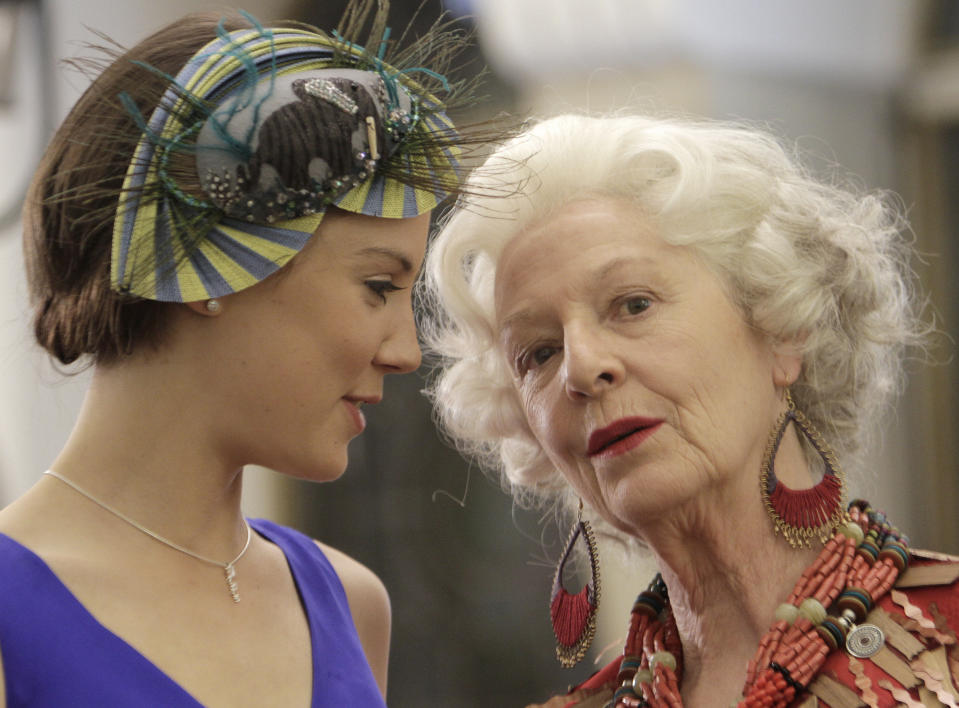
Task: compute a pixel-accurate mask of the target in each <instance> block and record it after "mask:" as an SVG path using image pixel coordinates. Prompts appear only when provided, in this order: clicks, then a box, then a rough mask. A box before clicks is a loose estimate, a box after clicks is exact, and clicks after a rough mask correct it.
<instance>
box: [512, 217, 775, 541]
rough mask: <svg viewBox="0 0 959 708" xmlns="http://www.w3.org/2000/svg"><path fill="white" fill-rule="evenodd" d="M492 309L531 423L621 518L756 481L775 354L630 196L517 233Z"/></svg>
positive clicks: (552, 452)
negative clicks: (629, 200)
mask: <svg viewBox="0 0 959 708" xmlns="http://www.w3.org/2000/svg"><path fill="white" fill-rule="evenodd" d="M496 319H497V326H498V329H499V333H500V345H501V349H502V352H503V354H504V356H505V357H506V361H507V364H508V366H509V367H510V369H511V371H512V373H513V376H514V381H515V385H516V388H517V391H518V393H519V395H520V398H521V402H522V405H523V407H524V409H525V412H526V417H527V420H528V422H529V426H530V428H531V430H532V431H533V433H534V435H535V436H536V438H537V439H538V440H539V442H540V444H541V445H542V446H543V448H544V449H545V451H546V453H547V455H548V456H549V457H550V459H551V460H552V462H553V463H554V464H555V465H556V466H557V467H558V468H559V470H560V471H561V472H562V473H563V474H564V475H565V477H566V478H567V480H568V481H569V482H570V484H572V486H573V487H574V489H575V490H576V492H577V493H578V494H579V495H580V496H581V497H582V498H583V499H584V501H586V502H587V503H589V504H591V505H592V506H593V507H594V508H596V509H597V510H598V511H599V512H600V513H602V514H603V516H605V517H606V518H607V520H609V521H611V522H612V523H613V524H614V525H616V526H618V527H619V528H621V529H622V530H624V531H627V532H630V533H634V534H641V528H642V526H643V525H644V524H646V523H648V522H651V521H654V520H655V519H656V517H657V516H658V515H661V514H663V513H673V512H675V511H676V510H677V507H678V505H683V504H687V503H692V504H697V503H698V502H700V501H703V500H706V499H708V498H709V493H710V491H718V490H720V489H721V488H722V487H723V486H724V485H726V484H728V483H732V484H734V485H739V486H740V487H741V488H742V489H743V490H748V491H744V493H752V494H756V495H758V486H757V481H756V480H757V476H756V475H757V474H758V469H759V464H760V461H761V458H762V452H763V449H764V446H765V444H766V440H767V437H768V434H769V430H770V426H771V425H772V422H773V421H774V420H775V418H776V415H777V412H778V406H779V405H780V404H779V403H778V399H777V395H776V385H777V384H781V383H782V382H781V381H780V379H781V378H782V376H781V373H782V366H781V362H780V361H779V359H780V355H779V354H777V353H776V352H775V351H774V349H773V347H772V346H771V345H770V343H769V342H768V341H767V339H766V338H765V337H764V336H762V335H760V334H758V333H757V332H756V331H755V330H753V329H752V328H750V327H749V326H748V325H747V324H746V322H745V321H744V320H743V317H742V315H741V314H740V312H739V310H738V308H737V307H736V306H734V305H733V304H732V302H730V300H729V298H728V297H727V295H726V292H725V290H724V287H723V285H722V283H721V282H720V280H719V279H718V278H717V276H716V275H714V273H713V272H712V271H711V270H709V269H708V268H707V267H706V266H705V265H704V264H703V263H702V262H701V261H700V260H699V259H698V258H697V256H696V254H695V253H694V252H693V251H691V250H690V249H688V248H684V247H679V246H672V245H669V244H667V243H666V242H665V241H663V240H662V239H661V238H660V237H659V236H658V235H657V234H656V233H655V231H654V229H653V228H652V226H651V225H650V223H649V221H648V220H647V219H646V218H644V216H643V215H642V214H641V213H640V212H639V211H637V210H636V209H635V208H634V207H633V206H631V205H629V204H628V203H625V202H621V201H617V200H590V201H581V202H574V203H572V204H571V205H569V206H567V207H565V208H564V209H563V210H562V211H561V212H559V213H558V214H557V215H556V216H555V217H553V218H551V219H549V220H547V221H545V222H542V223H539V224H536V225H534V226H533V227H531V228H529V229H527V230H526V231H524V232H522V233H520V234H519V235H518V236H516V237H515V238H514V239H513V240H512V241H511V242H510V243H509V244H508V245H507V247H506V249H505V250H504V251H503V254H502V256H501V258H500V261H499V266H498V270H497V278H496ZM718 493H719V494H722V492H718Z"/></svg>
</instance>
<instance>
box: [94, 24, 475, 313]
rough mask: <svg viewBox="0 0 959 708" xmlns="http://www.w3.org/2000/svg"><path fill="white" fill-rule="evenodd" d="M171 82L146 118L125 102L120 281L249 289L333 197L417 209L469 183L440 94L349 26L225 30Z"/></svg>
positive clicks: (198, 289)
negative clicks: (335, 31)
mask: <svg viewBox="0 0 959 708" xmlns="http://www.w3.org/2000/svg"><path fill="white" fill-rule="evenodd" d="M344 58H345V59H344ZM169 78H170V79H171V83H170V87H169V88H168V90H167V92H166V94H165V95H164V97H163V100H161V101H160V102H159V104H158V105H157V107H156V108H155V110H154V111H153V113H152V115H151V116H150V118H149V119H148V120H146V119H144V118H143V117H142V116H140V115H139V113H138V111H137V110H136V108H135V106H133V105H132V101H129V99H126V100H127V101H128V106H127V107H128V110H130V112H131V114H132V115H133V116H134V118H135V119H137V120H138V121H139V123H140V127H141V130H142V136H141V138H140V141H139V143H138V144H137V147H136V150H135V152H134V155H133V159H132V160H131V162H130V165H129V168H128V170H127V174H126V177H125V180H124V184H123V191H122V192H121V196H120V200H119V204H118V207H117V213H116V218H115V221H114V229H113V250H112V259H111V285H112V287H113V289H114V290H117V291H119V292H123V293H129V294H131V295H135V296H138V297H141V298H145V299H149V300H160V301H165V302H189V301H193V300H203V299H206V298H211V297H219V296H222V295H226V294H228V293H232V292H236V291H238V290H242V289H244V288H247V287H249V286H251V285H253V284H254V283H257V282H259V281H260V280H263V279H264V278H266V277H267V276H269V275H270V274H272V273H274V272H275V271H277V270H278V269H279V268H281V267H282V266H283V265H284V264H286V263H287V262H289V260H290V259H291V258H293V256H294V255H296V253H297V252H299V250H300V249H302V248H303V246H304V245H305V244H306V242H307V241H308V240H309V238H310V237H311V236H312V235H313V233H314V232H315V231H316V229H317V227H318V226H319V224H320V221H321V220H322V218H323V213H324V211H325V210H326V208H328V207H329V206H330V205H334V206H336V207H337V208H340V209H345V210H347V211H350V212H354V213H357V214H366V215H370V216H378V217H385V218H407V217H411V216H416V215H418V214H422V213H424V212H426V211H429V210H431V209H433V208H435V207H436V206H437V205H438V204H439V203H440V202H441V201H442V200H443V199H444V198H445V197H446V196H448V194H449V193H450V192H451V191H453V190H455V189H456V186H457V184H458V182H459V174H458V172H459V170H458V168H459V164H458V161H457V155H458V154H459V151H458V149H457V147H456V140H457V137H458V136H457V134H456V131H455V129H454V127H453V124H452V123H451V122H450V120H449V118H447V116H446V115H445V113H444V112H443V107H442V105H441V104H440V103H439V101H438V100H437V99H436V98H435V97H433V96H432V95H431V94H429V93H427V92H426V91H424V90H422V89H420V88H419V85H418V84H417V83H415V82H413V81H412V80H410V79H408V78H407V76H406V75H405V72H401V71H398V70H396V69H394V68H392V67H390V66H388V65H386V64H384V63H383V62H382V61H381V60H379V58H377V57H373V58H372V60H371V58H370V55H369V54H368V53H366V52H365V50H363V49H361V48H359V47H356V46H355V45H352V44H350V43H348V42H345V40H341V39H340V38H338V37H336V36H334V37H332V38H331V37H327V36H324V35H321V34H317V33H314V32H310V31H307V30H304V29H298V28H291V29H286V28H282V29H281V28H277V29H267V28H263V27H260V26H259V25H257V26H255V27H254V28H252V29H246V30H237V31H233V32H229V33H227V32H225V31H221V33H220V36H219V37H218V38H217V39H216V40H214V41H212V42H210V43H209V44H207V45H206V46H205V47H203V48H202V49H201V50H200V51H199V52H197V53H196V54H195V55H194V56H193V58H192V59H191V60H190V61H189V62H188V63H187V64H186V66H184V67H183V69H182V70H181V71H180V72H179V74H177V76H176V77H169ZM122 99H123V97H122V96H121V100H122Z"/></svg>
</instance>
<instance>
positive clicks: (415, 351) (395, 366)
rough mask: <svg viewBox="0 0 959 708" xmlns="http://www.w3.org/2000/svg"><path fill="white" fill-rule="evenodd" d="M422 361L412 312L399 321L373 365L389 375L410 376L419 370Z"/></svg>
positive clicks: (377, 353)
mask: <svg viewBox="0 0 959 708" xmlns="http://www.w3.org/2000/svg"><path fill="white" fill-rule="evenodd" d="M422 359H423V353H422V351H421V350H420V344H419V341H418V340H417V338H416V326H415V324H414V322H413V312H412V310H410V312H409V316H408V317H404V318H402V319H401V320H398V321H397V322H396V323H395V327H394V328H393V330H392V331H391V333H390V334H389V336H388V337H387V338H386V339H384V340H383V343H382V344H380V348H379V349H378V350H377V352H376V356H375V357H374V359H373V363H374V364H375V365H376V366H379V367H381V368H383V369H385V370H386V373H388V374H408V373H410V372H411V371H416V370H417V369H418V368H419V366H420V362H421V361H422Z"/></svg>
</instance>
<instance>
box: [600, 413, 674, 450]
mask: <svg viewBox="0 0 959 708" xmlns="http://www.w3.org/2000/svg"><path fill="white" fill-rule="evenodd" d="M662 422H663V421H662V419H656V418H641V417H634V418H620V419H619V420H617V421H614V422H613V423H610V424H609V425H607V426H606V427H605V428H600V429H599V430H594V431H593V433H592V435H590V436H589V445H588V447H587V449H586V454H587V455H589V456H590V457H592V458H606V457H616V456H617V455H622V454H623V453H626V452H629V451H630V450H632V449H633V448H635V447H638V446H639V445H641V444H642V442H643V441H644V440H645V439H646V438H648V437H649V436H650V435H652V434H653V433H654V432H656V429H657V428H658V427H659V426H660V424H661V423H662Z"/></svg>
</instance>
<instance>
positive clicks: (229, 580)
mask: <svg viewBox="0 0 959 708" xmlns="http://www.w3.org/2000/svg"><path fill="white" fill-rule="evenodd" d="M44 474H48V475H50V476H51V477H56V478H57V479H59V480H60V481H61V482H63V483H64V484H65V485H67V486H68V487H72V488H73V489H74V490H75V491H77V492H79V493H80V494H82V495H83V496H85V497H86V498H87V499H89V500H90V501H92V502H93V503H94V504H96V505H98V506H100V507H101V508H103V509H105V510H106V511H109V512H110V513H111V514H113V515H114V516H116V517H117V518H119V519H122V520H123V521H126V522H127V523H128V524H130V526H132V527H133V528H135V529H136V530H137V531H141V532H143V533H145V534H146V535H147V536H149V537H150V538H152V539H154V540H156V541H159V542H160V543H162V544H164V545H166V546H169V547H170V548H173V549H174V550H177V551H180V553H185V554H186V555H188V556H190V557H191V558H196V559H197V560H199V561H203V562H204V563H209V564H210V565H215V566H217V567H218V568H223V575H224V577H225V578H226V586H227V588H229V590H230V597H232V598H233V602H239V601H240V590H239V588H238V587H237V584H236V568H234V567H233V566H235V565H236V563H237V562H238V561H239V560H240V559H241V558H242V557H243V555H244V554H245V553H246V551H247V549H248V548H249V547H250V539H251V538H252V537H253V532H252V530H251V529H250V524H249V523H248V522H247V520H246V519H244V520H243V523H244V524H245V525H246V543H245V544H243V550H242V551H240V553H239V555H238V556H237V557H236V558H234V559H233V560H231V561H230V562H229V563H221V562H220V561H215V560H213V559H212V558H207V557H205V556H201V555H200V554H199V553H194V552H193V551H191V550H189V549H188V548H184V547H183V546H181V545H179V544H177V543H174V542H173V541H171V540H169V539H166V538H163V536H161V535H160V534H158V533H154V532H153V531H151V530H150V529H148V528H146V527H144V526H141V525H140V524H138V523H137V522H136V521H134V520H133V519H131V518H130V517H129V516H127V515H126V514H123V513H122V512H119V511H117V510H116V509H114V508H113V507H112V506H110V505H109V504H106V503H105V502H102V501H100V500H99V499H97V498H96V497H95V496H93V495H92V494H90V492H88V491H87V490H85V489H83V488H82V487H80V486H79V485H77V484H76V483H75V482H72V481H71V480H69V479H67V478H66V477H64V476H62V475H59V474H57V473H56V472H54V471H53V470H47V471H46V472H44Z"/></svg>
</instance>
